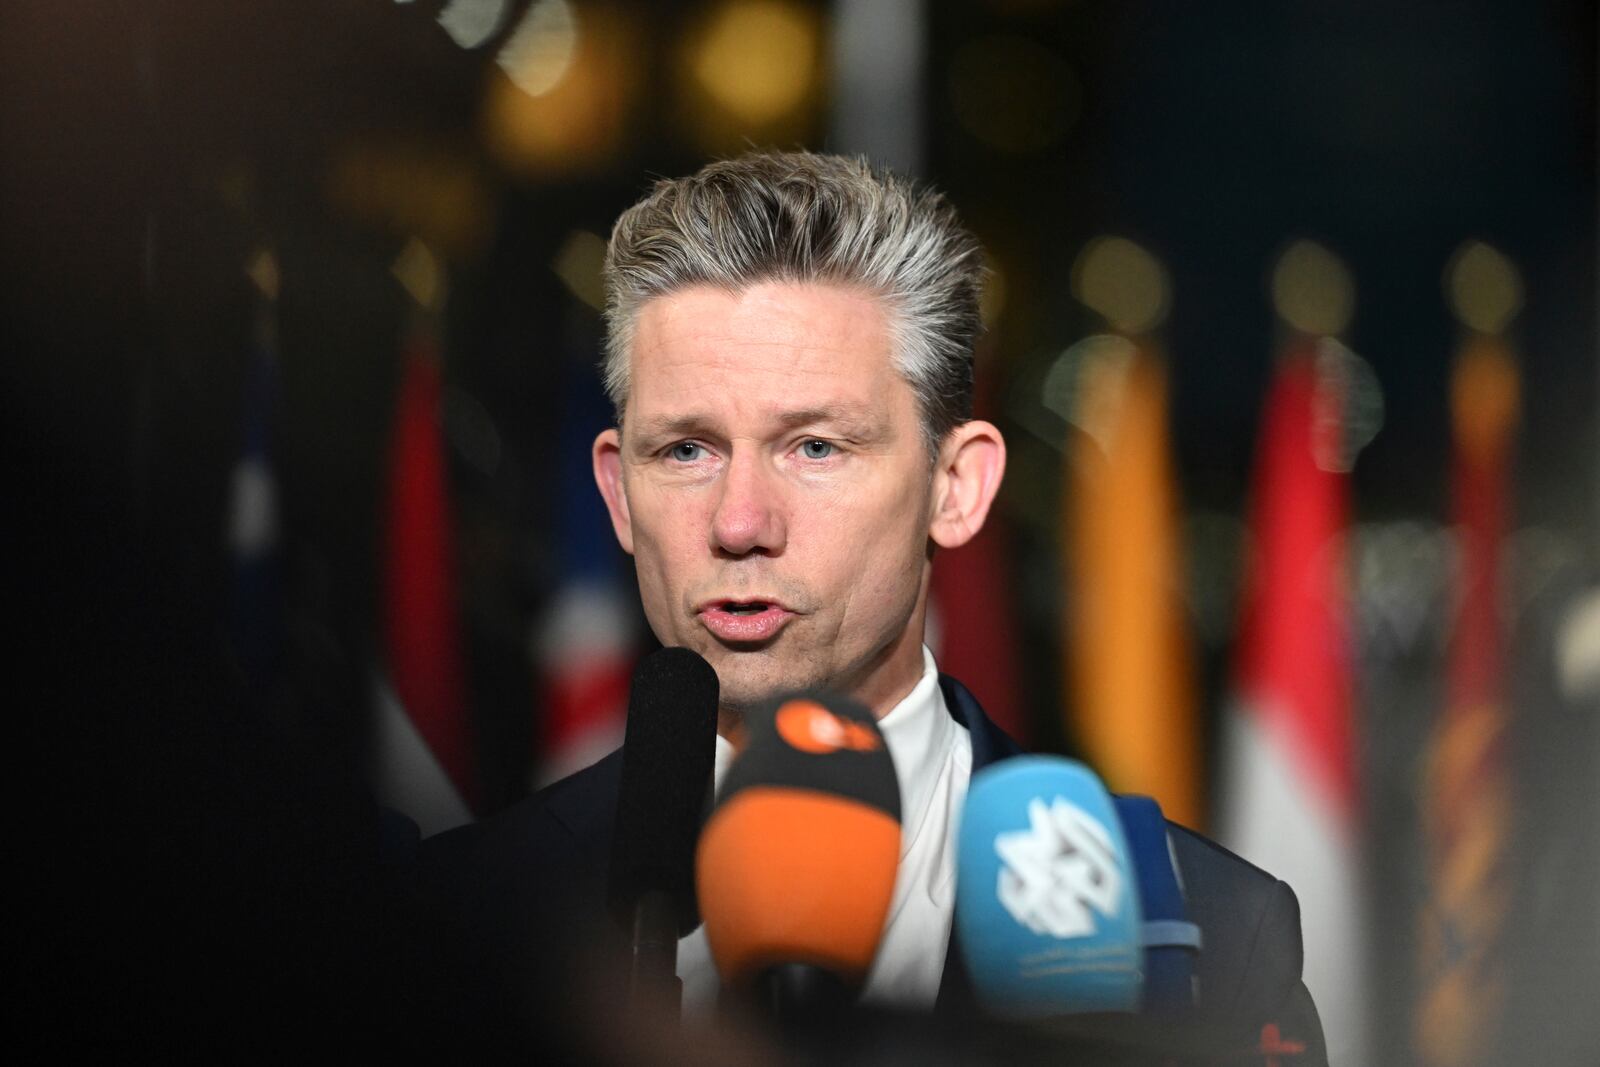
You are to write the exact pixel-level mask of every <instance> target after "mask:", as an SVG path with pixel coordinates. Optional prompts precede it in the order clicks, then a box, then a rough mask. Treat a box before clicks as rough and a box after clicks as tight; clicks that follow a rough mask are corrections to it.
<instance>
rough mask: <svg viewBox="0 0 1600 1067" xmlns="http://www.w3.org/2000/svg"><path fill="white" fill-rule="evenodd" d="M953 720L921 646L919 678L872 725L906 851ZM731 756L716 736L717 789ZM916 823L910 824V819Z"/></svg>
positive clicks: (917, 828)
mask: <svg viewBox="0 0 1600 1067" xmlns="http://www.w3.org/2000/svg"><path fill="white" fill-rule="evenodd" d="M955 728H956V723H955V720H954V719H952V718H951V717H950V710H949V709H948V708H947V707H946V706H945V703H944V692H943V691H942V690H941V689H940V688H939V668H938V667H937V666H936V665H935V664H934V662H933V653H932V652H931V651H930V650H929V649H928V646H927V645H923V646H922V677H921V678H919V679H917V684H916V685H914V686H912V687H911V692H909V693H907V694H906V695H905V697H904V698H903V699H902V700H901V701H900V703H898V704H896V705H895V706H894V707H892V708H890V709H889V713H888V714H887V715H885V716H884V717H883V718H881V719H879V720H878V729H879V731H881V732H882V734H883V740H884V743H885V744H887V745H888V746H889V756H890V758H892V759H893V760H894V773H895V777H896V778H898V779H899V780H900V811H901V814H902V817H903V818H904V819H906V820H907V822H906V823H905V824H903V826H904V831H903V835H902V837H901V843H900V852H901V855H904V854H905V853H906V852H909V851H910V849H911V842H912V841H913V840H914V839H915V838H916V835H917V833H918V832H919V831H920V830H921V829H922V825H921V824H922V821H923V820H922V816H923V815H925V814H926V812H927V810H928V795H929V793H930V792H932V790H933V787H934V781H935V776H936V775H937V774H938V771H939V768H940V767H941V766H943V764H944V760H945V754H946V752H947V750H948V749H949V747H950V736H951V731H953V730H954V729H955ZM735 755H737V753H736V752H735V751H734V747H733V744H732V742H730V741H729V740H728V739H727V738H725V737H723V736H722V735H721V734H718V735H717V751H716V757H715V762H714V763H713V770H712V780H713V782H714V783H715V785H714V788H715V789H716V791H717V792H718V793H720V792H721V791H722V781H723V779H724V778H726V777H727V774H728V767H729V766H731V765H732V763H733V757H734V756H735ZM913 820H914V821H915V822H916V825H914V826H913V825H910V823H911V821H913Z"/></svg>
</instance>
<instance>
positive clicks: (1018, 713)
mask: <svg viewBox="0 0 1600 1067" xmlns="http://www.w3.org/2000/svg"><path fill="white" fill-rule="evenodd" d="M989 356H992V353H991V352H988V351H983V352H980V353H979V357H978V366H977V374H976V377H975V380H974V382H973V394H974V395H973V409H974V411H973V414H974V416H975V417H976V418H980V419H988V418H991V417H992V416H991V414H990V413H991V412H992V411H993V409H994V400H993V395H994V377H993V375H991V374H989V373H986V372H985V368H987V367H988V365H989V364H988V362H987V357H989ZM998 504H999V501H998V500H997V501H996V506H995V507H992V508H990V510H989V517H988V520H987V521H986V522H985V523H984V524H983V528H982V529H981V530H979V531H978V533H977V535H976V536H974V537H973V538H972V540H970V541H968V542H967V543H966V544H964V545H962V546H961V547H960V548H957V549H952V550H947V551H946V550H941V551H939V552H936V553H935V554H934V557H933V573H932V574H931V575H930V576H929V581H928V587H929V588H928V619H927V622H926V624H925V627H924V630H925V634H924V640H925V641H926V642H927V645H928V647H929V648H930V649H931V650H932V651H933V658H934V661H935V662H936V663H937V664H938V665H939V670H940V671H941V672H942V673H944V674H948V675H950V676H951V677H953V678H960V679H961V682H962V684H963V685H965V686H966V687H967V688H968V689H970V690H971V691H972V693H973V695H974V696H976V697H977V698H978V702H979V703H980V704H982V705H983V711H984V714H985V715H987V716H989V719H990V720H991V721H992V722H994V724H995V725H997V726H999V727H1000V728H1001V729H1002V730H1004V731H1005V732H1006V733H1007V734H1008V735H1009V736H1010V737H1012V738H1013V739H1015V740H1016V741H1017V742H1018V743H1020V744H1022V745H1023V747H1027V743H1028V740H1029V738H1030V737H1031V735H1032V733H1033V731H1032V730H1031V729H1030V728H1029V724H1028V718H1027V712H1026V709H1025V707H1024V705H1023V699H1022V689H1023V687H1022V677H1021V666H1020V663H1021V660H1020V654H1019V651H1018V650H1019V648H1020V647H1021V646H1020V643H1019V642H1020V640H1021V638H1020V636H1019V632H1018V631H1019V627H1018V625H1017V610H1016V600H1017V598H1016V595H1015V586H1014V585H1013V581H1012V579H1013V575H1012V573H1011V568H1010V567H1009V566H1007V560H1008V558H1009V553H1008V551H1007V544H1006V542H1007V530H1006V521H1005V516H1004V515H1003V514H1001V511H1000V508H999V506H998Z"/></svg>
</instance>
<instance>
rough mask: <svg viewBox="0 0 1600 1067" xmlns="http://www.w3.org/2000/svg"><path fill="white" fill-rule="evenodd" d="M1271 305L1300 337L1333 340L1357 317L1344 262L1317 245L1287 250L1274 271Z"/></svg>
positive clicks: (1297, 245) (1352, 286)
mask: <svg viewBox="0 0 1600 1067" xmlns="http://www.w3.org/2000/svg"><path fill="white" fill-rule="evenodd" d="M1272 305H1273V308H1274V309H1275V310H1276V311H1277V313H1278V317H1279V318H1281V319H1282V320H1283V321H1284V322H1286V323H1288V324H1289V325H1290V326H1292V327H1294V328H1295V329H1297V330H1299V331H1300V332H1301V333H1308V334H1312V335H1317V336H1322V335H1326V336H1330V337H1331V336H1334V335H1337V334H1340V333H1343V332H1344V329H1345V327H1346V326H1348V325H1349V324H1350V318H1351V316H1352V315H1354V313H1355V305H1356V290H1355V283H1354V282H1353V281H1351V279H1350V271H1349V270H1348V269H1347V268H1346V267H1345V265H1344V261H1343V260H1341V259H1340V258H1339V257H1338V256H1336V255H1334V254H1333V253H1332V252H1330V251H1328V249H1326V248H1324V247H1323V246H1322V245H1320V244H1318V243H1317V242H1315V241H1311V240H1306V239H1303V238H1302V239H1301V240H1298V241H1295V242H1293V243H1292V244H1290V245H1289V247H1288V248H1286V249H1284V251H1283V254H1282V255H1280V256H1279V257H1278V262H1277V265H1276V266H1274V267H1273V270H1272Z"/></svg>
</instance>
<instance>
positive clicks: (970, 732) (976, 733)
mask: <svg viewBox="0 0 1600 1067" xmlns="http://www.w3.org/2000/svg"><path fill="white" fill-rule="evenodd" d="M939 688H940V690H941V691H942V692H943V693H944V703H945V707H947V708H949V709H950V717H951V718H952V719H954V720H955V721H956V722H958V723H960V724H961V725H962V726H965V727H966V728H967V736H968V738H969V739H970V740H971V742H972V771H973V773H974V774H976V773H977V772H978V771H981V770H982V769H983V768H985V767H987V766H989V765H990V764H992V763H998V762H1000V761H1001V760H1003V759H1006V758H1007V757H1009V756H1017V755H1021V753H1022V747H1021V746H1020V745H1018V744H1017V743H1016V742H1015V741H1013V740H1011V738H1010V737H1008V736H1007V735H1006V733H1005V731H1003V730H1001V729H1000V727H998V726H996V725H995V724H994V723H993V722H991V721H990V720H989V717H988V716H987V715H985V714H984V713H983V708H982V707H981V706H980V705H979V704H978V698H977V697H975V696H973V695H972V693H971V692H969V691H968V690H967V687H966V686H964V685H962V684H961V683H960V682H958V681H956V680H955V679H954V678H952V677H950V676H949V675H948V674H941V675H939ZM960 889H961V887H960V885H959V884H958V885H957V886H956V891H957V892H960ZM934 1010H935V1011H937V1012H940V1013H951V1014H958V1015H959V1014H970V1013H971V1012H972V1011H974V1010H975V1008H974V1002H973V999H972V982H971V980H970V979H969V978H968V977H967V968H966V963H965V962H964V961H963V960H962V958H961V943H960V939H959V938H958V937H957V936H956V928H955V921H954V919H953V918H952V920H951V924H950V942H949V945H948V946H947V947H946V949H945V953H944V972H943V974H942V975H941V976H940V978H939V995H938V998H937V999H936V1000H935V1001H934Z"/></svg>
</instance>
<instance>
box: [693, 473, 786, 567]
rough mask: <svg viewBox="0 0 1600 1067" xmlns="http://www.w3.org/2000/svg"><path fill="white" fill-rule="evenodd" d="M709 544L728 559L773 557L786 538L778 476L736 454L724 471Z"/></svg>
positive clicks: (713, 515)
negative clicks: (736, 557) (730, 557)
mask: <svg viewBox="0 0 1600 1067" xmlns="http://www.w3.org/2000/svg"><path fill="white" fill-rule="evenodd" d="M719 490H720V494H719V496H718V498H717V505H716V511H715V512H713V513H712V516H711V544H712V548H713V549H715V550H716V551H718V552H719V553H726V554H727V555H730V556H748V555H752V554H759V555H768V556H773V555H777V554H778V553H780V552H782V551H783V546H784V543H785V541H786V539H787V537H788V529H787V521H786V518H785V509H784V506H783V488H782V486H781V485H779V484H778V475H777V472H776V471H774V470H772V469H771V468H770V467H769V466H768V465H767V464H765V463H764V462H762V460H761V457H759V456H757V455H751V454H749V453H744V454H739V453H735V454H734V455H733V457H732V458H730V460H729V461H728V465H727V467H726V468H724V470H723V475H722V484H721V486H720V487H719Z"/></svg>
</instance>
